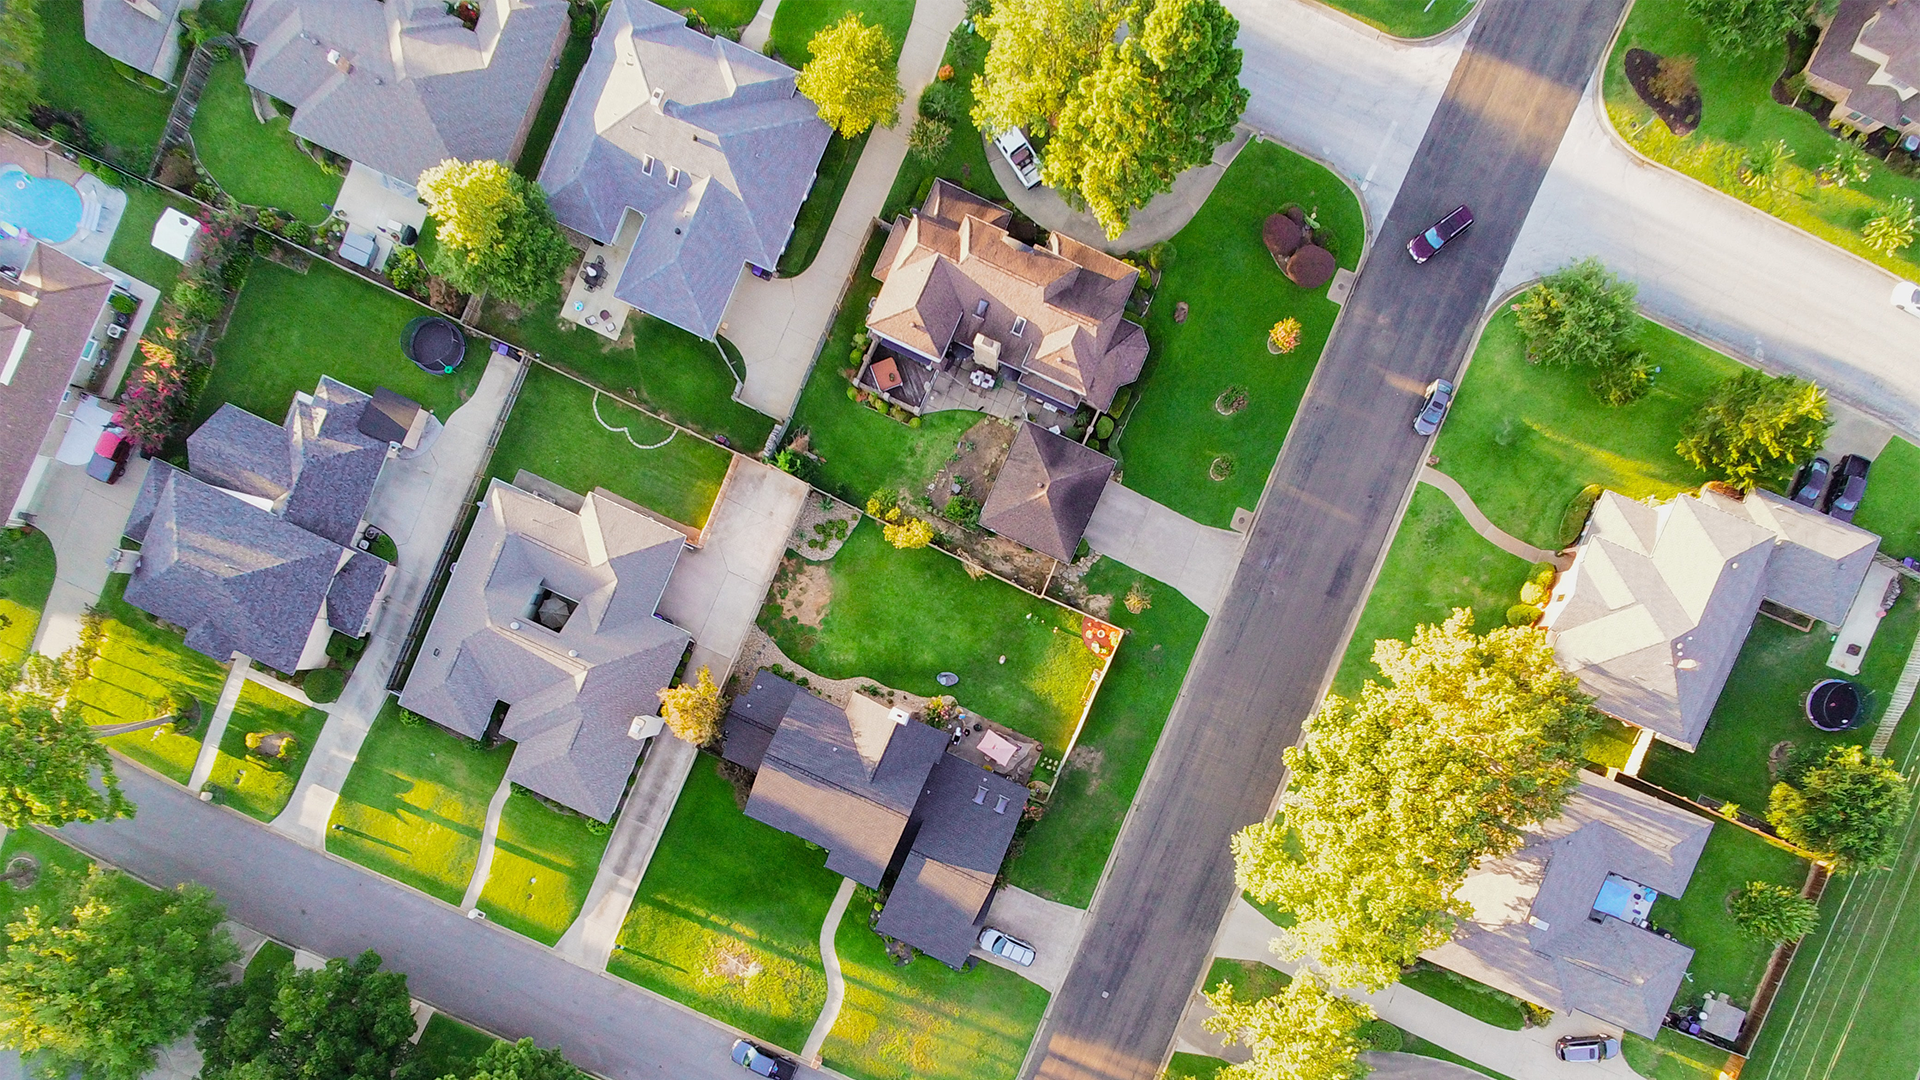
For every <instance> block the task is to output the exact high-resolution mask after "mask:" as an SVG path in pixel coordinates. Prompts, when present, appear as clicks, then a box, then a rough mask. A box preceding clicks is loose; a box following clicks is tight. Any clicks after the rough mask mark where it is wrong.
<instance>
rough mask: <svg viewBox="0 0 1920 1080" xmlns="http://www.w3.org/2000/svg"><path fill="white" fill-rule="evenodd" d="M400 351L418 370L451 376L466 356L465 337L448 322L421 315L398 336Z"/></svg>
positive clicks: (447, 320) (432, 316) (448, 320)
mask: <svg viewBox="0 0 1920 1080" xmlns="http://www.w3.org/2000/svg"><path fill="white" fill-rule="evenodd" d="M400 350H401V351H402V352H404V353H406V354H407V359H409V360H411V361H413V362H414V363H415V364H418V365H419V366H420V370H422V371H425V372H428V373H430V374H434V375H451V374H453V371H454V369H455V368H457V367H459V366H460V361H462V360H464V359H466V356H467V336H466V335H465V334H462V333H461V332H460V327H459V326H457V325H455V324H454V321H453V320H452V319H447V318H443V317H441V316H438V315H422V316H420V317H419V318H417V319H415V320H413V321H412V322H410V323H408V324H407V328H406V329H405V330H403V331H401V332H400Z"/></svg>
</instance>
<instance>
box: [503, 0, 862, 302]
mask: <svg viewBox="0 0 1920 1080" xmlns="http://www.w3.org/2000/svg"><path fill="white" fill-rule="evenodd" d="M797 77H798V73H797V72H795V71H794V70H793V69H792V68H790V67H787V66H786V65H785V64H782V63H779V62H778V61H775V60H771V59H769V58H767V57H765V56H762V55H760V54H759V53H757V52H755V51H753V50H752V49H748V48H744V47H742V46H741V45H739V44H738V43H736V42H733V41H729V40H727V39H726V38H723V37H709V36H707V35H705V34H702V33H699V32H698V31H695V30H693V29H690V28H689V27H688V26H687V20H686V16H684V15H681V14H679V13H677V12H674V11H670V10H668V9H666V8H664V7H661V6H659V5H657V4H651V3H648V2H646V0H612V2H611V3H610V4H609V5H608V6H607V9H606V15H605V18H604V20H603V22H602V24H601V27H600V33H599V36H598V37H597V38H596V39H595V41H594V45H593V55H592V57H591V58H589V59H588V61H587V66H586V68H585V69H584V70H582V71H581V73H580V79H579V81H578V82H576V83H575V84H574V89H573V96H572V98H571V99H570V100H569V101H568V102H567V109H566V112H565V114H563V115H562V117H561V119H560V127H559V130H558V131H556V132H555V134H554V137H553V146H552V148H551V149H549V150H548V152H547V159H546V163H545V165H543V166H542V168H541V170H540V184H541V186H542V187H544V188H545V189H546V190H547V193H548V201H549V202H550V203H551V204H552V206H553V211H554V214H555V215H556V216H557V217H558V218H559V219H560V223H561V224H562V225H565V226H566V227H568V228H570V229H572V230H574V231H575V232H578V233H581V234H583V235H585V236H587V237H590V238H591V239H593V240H594V241H597V245H598V246H596V248H595V249H594V251H592V252H590V253H589V257H588V264H589V266H592V265H595V264H594V260H595V259H598V260H599V263H598V265H597V269H593V270H589V271H587V272H588V273H589V274H591V275H592V276H591V277H589V278H587V279H585V281H586V282H588V283H590V284H583V285H577V286H576V290H575V295H578V294H581V293H582V292H583V291H588V292H591V293H592V296H591V297H590V299H591V300H592V303H591V305H590V307H588V306H586V303H585V301H584V300H580V301H572V300H571V297H570V302H569V303H568V304H567V305H565V310H566V311H567V312H569V313H571V312H574V311H575V303H576V302H577V303H581V304H582V305H583V306H582V308H581V309H580V310H583V311H603V312H606V316H605V318H606V319H607V320H609V325H608V326H606V327H605V328H604V329H605V331H606V332H609V333H613V334H617V333H618V330H617V327H618V325H619V323H620V322H621V321H623V320H624V319H625V317H626V313H627V311H628V310H629V309H638V310H640V311H643V312H645V313H647V314H649V315H652V316H654V317H655V318H658V319H664V320H665V321H667V322H670V323H672V324H673V325H675V326H678V327H680V328H681V329H683V330H686V331H688V332H690V333H693V334H696V335H698V336H700V337H703V338H713V337H715V336H716V335H717V334H718V333H719V332H720V323H721V318H722V316H723V315H724V314H725V312H726V309H727V304H728V302H729V301H730V300H731V298H732V296H733V291H734V287H735V285H736V284H737V283H738V282H739V280H740V278H741V276H742V275H743V274H744V273H746V272H747V271H748V268H749V267H756V268H759V269H760V270H762V271H767V272H770V271H771V270H772V269H773V267H774V265H775V264H776V263H777V262H779V260H780V253H781V252H782V251H784V250H785V249H786V246H787V239H788V237H789V236H790V235H791V234H792V233H793V223H794V219H795V217H796V216H797V215H798V214H799V211H800V205H801V204H802V203H803V202H805V201H806V198H807V192H808V190H809V189H810V188H811V187H812V186H813V175H814V170H815V169H816V168H818V167H819V164H820V155H821V153H822V152H823V151H825V149H826V146H827V140H828V138H829V136H830V135H831V132H830V131H829V129H828V128H827V125H826V124H825V123H823V122H822V121H821V120H820V118H819V115H818V112H817V110H816V109H815V107H814V104H813V102H811V101H809V100H807V99H806V98H805V97H802V96H801V95H800V92H799V90H798V88H797V87H796V85H795V80H796V79H797ZM608 281H610V282H611V283H612V284H611V287H610V288H606V291H605V292H600V291H598V290H600V289H602V288H603V287H605V283H606V282H608ZM569 317H573V316H572V315H569ZM601 318H602V316H599V315H595V316H593V321H594V324H595V325H596V326H597V325H599V323H600V321H601Z"/></svg>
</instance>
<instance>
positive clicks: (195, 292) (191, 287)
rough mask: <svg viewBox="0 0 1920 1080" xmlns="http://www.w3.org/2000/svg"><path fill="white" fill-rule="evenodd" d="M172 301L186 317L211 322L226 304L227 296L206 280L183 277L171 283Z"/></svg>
mask: <svg viewBox="0 0 1920 1080" xmlns="http://www.w3.org/2000/svg"><path fill="white" fill-rule="evenodd" d="M173 302H174V304H175V305H176V306H177V307H179V308H180V312H181V314H183V315H185V316H187V317H188V318H190V319H197V320H199V321H201V322H212V321H213V320H214V319H215V318H216V317H218V316H219V314H220V309H221V308H222V307H225V306H226V303H227V298H226V295H225V294H223V293H222V292H221V291H220V290H219V289H218V288H216V287H214V286H213V285H212V284H210V283H208V282H205V281H201V280H199V279H197V278H191V277H183V278H181V279H180V280H179V281H176V282H174V283H173Z"/></svg>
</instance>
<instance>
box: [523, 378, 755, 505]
mask: <svg viewBox="0 0 1920 1080" xmlns="http://www.w3.org/2000/svg"><path fill="white" fill-rule="evenodd" d="M608 427H612V428H616V429H620V430H612V431H610V430H608ZM662 442H665V443H666V445H664V446H662V445H659V444H660V443H662ZM642 447H646V448H648V449H641V448H642ZM731 460H732V455H731V454H729V453H728V452H727V451H726V450H723V449H721V448H720V447H718V446H715V445H713V444H712V443H710V442H706V441H704V440H702V439H698V438H695V437H694V436H691V435H688V434H686V433H685V432H682V431H676V430H675V429H674V428H672V427H671V426H669V425H667V424H664V423H662V422H661V421H659V420H656V419H654V418H653V417H651V416H648V415H647V414H645V413H643V412H640V411H639V410H637V409H634V408H632V407H630V406H627V405H622V404H620V402H619V401H618V400H617V399H615V398H611V397H608V396H607V395H605V394H601V393H599V392H597V391H595V390H593V389H591V388H589V387H586V386H582V385H581V384H580V383H578V382H575V381H574V380H572V379H570V378H568V377H567V376H565V375H563V374H561V373H559V372H557V371H552V370H550V369H547V368H544V367H535V368H534V369H533V370H532V371H530V372H528V373H527V381H526V383H525V385H523V386H522V387H521V388H520V397H519V398H518V399H517V400H515V401H514V403H513V414H512V415H511V416H510V417H509V418H508V420H507V426H506V428H505V429H504V430H503V431H502V432H501V433H500V444H499V445H498V446H497V447H495V449H494V452H493V460H492V462H491V463H490V464H489V466H488V468H489V471H490V475H493V476H498V477H500V478H501V479H503V480H506V481H508V482H512V480H513V477H514V474H515V473H517V472H518V471H519V470H521V469H527V470H529V471H531V472H534V473H538V474H539V475H540V476H543V477H545V478H546V479H548V480H551V481H553V482H554V483H556V484H559V485H560V486H562V487H565V488H567V489H569V490H572V491H576V492H578V493H580V494H582V495H585V494H586V493H587V492H589V491H592V490H593V489H594V488H596V487H604V488H606V489H607V490H608V491H611V492H613V493H614V494H616V495H621V496H625V497H626V498H628V499H632V500H633V501H634V502H637V503H639V504H640V505H642V506H645V507H646V508H648V509H649V510H653V511H656V512H658V513H661V514H665V515H666V516H668V517H670V518H672V519H673V520H675V521H678V522H682V523H684V524H687V525H691V526H693V527H694V528H696V529H697V528H700V527H702V526H704V525H705V524H706V523H707V514H708V512H709V511H711V510H712V509H713V500H714V498H715V497H716V496H718V495H719V493H720V481H722V480H723V479H725V478H726V475H727V465H728V463H729V462H730V461H731Z"/></svg>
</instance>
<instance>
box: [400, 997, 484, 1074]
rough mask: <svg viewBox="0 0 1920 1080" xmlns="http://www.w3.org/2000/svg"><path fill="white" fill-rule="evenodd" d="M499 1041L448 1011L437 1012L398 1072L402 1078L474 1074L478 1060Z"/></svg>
mask: <svg viewBox="0 0 1920 1080" xmlns="http://www.w3.org/2000/svg"><path fill="white" fill-rule="evenodd" d="M499 1041H500V1040H499V1039H496V1038H494V1037H493V1036H491V1035H489V1034H487V1033H486V1032H484V1031H481V1030H480V1029H479V1028H473V1027H468V1026H467V1025H465V1024H463V1023H461V1022H460V1021H458V1020H455V1019H453V1018H452V1017H450V1016H447V1015H446V1014H445V1013H438V1012H437V1013H434V1014H433V1016H432V1017H430V1018H429V1019H428V1020H427V1028H426V1030H425V1031H422V1032H421V1033H420V1041H419V1042H418V1043H415V1044H414V1047H413V1054H412V1056H411V1057H409V1058H408V1059H407V1063H406V1065H404V1066H403V1067H402V1068H401V1070H400V1072H399V1073H397V1074H396V1076H397V1077H398V1078H399V1080H408V1078H413V1080H439V1078H440V1077H443V1076H471V1075H473V1065H474V1062H476V1061H479V1060H480V1055H482V1054H484V1053H486V1052H487V1051H488V1050H490V1049H492V1048H493V1044H494V1043H497V1042H499Z"/></svg>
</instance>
